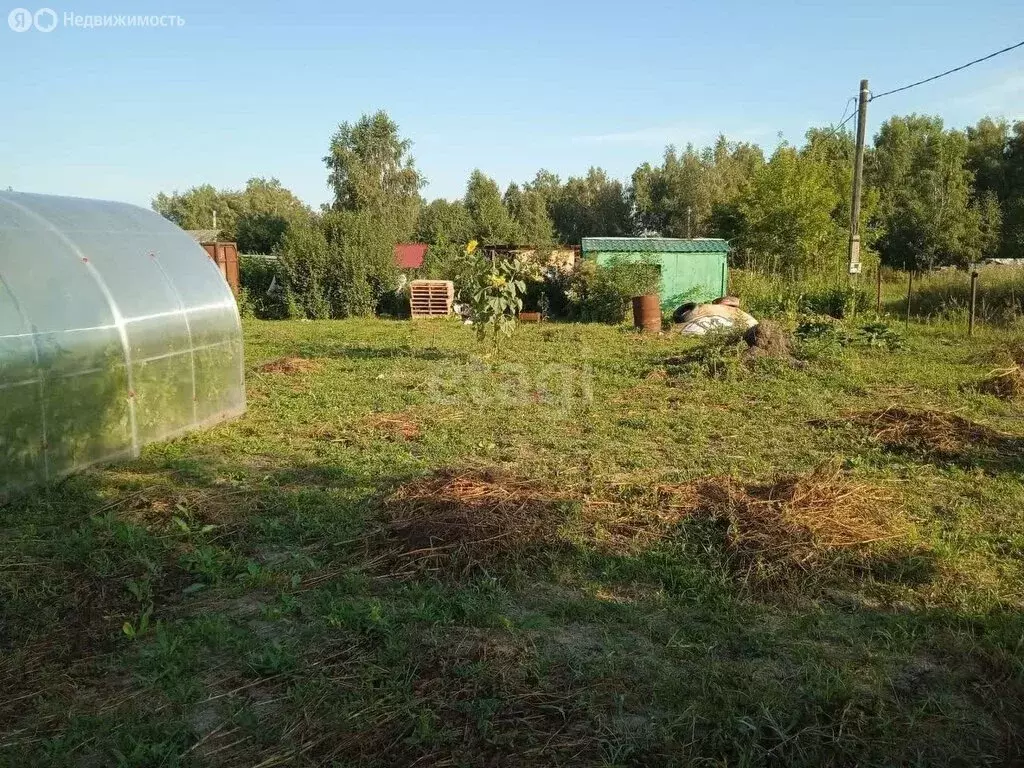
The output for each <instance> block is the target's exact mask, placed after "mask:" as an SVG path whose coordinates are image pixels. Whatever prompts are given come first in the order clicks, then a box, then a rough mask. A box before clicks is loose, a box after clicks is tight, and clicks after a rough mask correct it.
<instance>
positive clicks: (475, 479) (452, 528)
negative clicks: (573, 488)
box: [384, 470, 569, 569]
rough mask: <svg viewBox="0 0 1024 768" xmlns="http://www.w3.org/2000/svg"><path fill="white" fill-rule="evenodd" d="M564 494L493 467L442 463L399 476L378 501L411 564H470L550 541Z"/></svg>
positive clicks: (562, 519)
mask: <svg viewBox="0 0 1024 768" xmlns="http://www.w3.org/2000/svg"><path fill="white" fill-rule="evenodd" d="M568 507H569V503H568V501H567V499H566V498H564V497H561V496H558V495H556V494H554V493H552V492H550V491H548V490H545V489H542V488H541V487H539V486H538V485H537V484H536V483H532V482H529V481H526V480H521V479H516V478H511V477H506V476H504V475H502V474H501V473H498V472H496V471H494V470H487V471H469V472H458V471H455V470H442V471H440V472H437V473H436V474H434V475H430V476H427V477H424V478H421V479H419V480H415V481H413V482H411V483H406V484H405V485H403V486H402V487H400V488H399V489H398V490H397V491H396V492H395V493H394V494H392V495H391V496H390V497H388V499H386V500H385V503H384V512H385V516H386V520H387V527H388V530H389V532H390V534H391V535H392V536H393V537H394V538H396V539H397V540H398V541H399V542H401V545H402V551H401V554H400V555H399V557H400V558H401V559H402V560H403V561H404V562H406V563H409V564H411V565H415V566H417V567H419V568H424V567H426V568H428V569H432V568H438V567H441V566H444V565H449V566H455V567H456V568H459V567H461V568H462V569H468V568H473V567H475V566H479V565H483V564H484V563H486V562H488V561H490V560H493V559H496V558H501V557H503V556H507V555H511V554H516V553H520V552H523V551H525V550H527V549H529V548H530V547H532V546H534V545H536V544H540V543H542V542H549V543H550V542H551V541H554V540H555V539H556V537H557V533H558V529H559V527H560V526H561V525H562V523H563V522H565V520H566V516H567V509H568Z"/></svg>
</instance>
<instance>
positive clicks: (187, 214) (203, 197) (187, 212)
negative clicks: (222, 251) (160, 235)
mask: <svg viewBox="0 0 1024 768" xmlns="http://www.w3.org/2000/svg"><path fill="white" fill-rule="evenodd" d="M239 196H240V195H239V193H238V192H235V191H231V190H219V189H216V188H215V187H214V186H213V185H212V184H201V185H199V186H197V187H192V188H191V189H188V190H186V191H184V192H173V193H171V194H170V195H168V194H166V193H164V192H161V193H159V194H158V195H157V196H156V197H155V198H153V202H152V206H153V210H154V211H156V212H157V213H159V214H160V215H161V216H163V217H164V218H167V219H170V220H171V221H173V222H174V223H175V224H177V225H178V226H179V227H181V228H182V229H217V230H219V231H220V233H221V235H220V236H221V237H222V238H224V239H225V240H235V239H237V228H238V213H239V208H240V207H241V206H240V200H239ZM215 213H216V221H217V225H216V227H214V224H213V222H214V214H215Z"/></svg>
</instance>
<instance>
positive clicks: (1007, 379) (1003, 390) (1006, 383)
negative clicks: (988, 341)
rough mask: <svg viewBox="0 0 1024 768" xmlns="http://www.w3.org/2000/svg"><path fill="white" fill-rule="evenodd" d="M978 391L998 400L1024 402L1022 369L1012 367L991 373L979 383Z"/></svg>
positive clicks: (1023, 373)
mask: <svg viewBox="0 0 1024 768" xmlns="http://www.w3.org/2000/svg"><path fill="white" fill-rule="evenodd" d="M978 389H979V390H980V391H981V392H984V393H985V394H988V395H994V396H995V397H998V398H999V399H1000V400H1011V401H1012V400H1024V368H1022V367H1021V366H1019V365H1012V366H1010V367H1009V368H1000V369H998V370H995V371H992V372H991V373H989V375H988V376H987V377H986V378H985V379H983V380H982V381H981V383H980V384H979V385H978Z"/></svg>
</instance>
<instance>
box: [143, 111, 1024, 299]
mask: <svg viewBox="0 0 1024 768" xmlns="http://www.w3.org/2000/svg"><path fill="white" fill-rule="evenodd" d="M411 150H412V145H411V142H410V141H409V140H408V139H406V138H403V137H402V136H401V134H400V132H399V128H398V126H397V125H396V124H395V122H394V121H393V120H392V119H391V118H390V117H389V116H388V115H387V114H386V113H385V112H383V111H382V112H377V113H376V114H373V115H364V116H363V117H362V118H361V119H359V120H358V121H356V122H354V123H348V122H345V123H342V124H341V125H340V126H339V128H338V130H337V131H336V132H335V134H334V135H333V136H332V137H331V140H330V143H329V147H328V153H327V155H326V156H325V157H324V162H325V165H326V169H327V174H328V183H329V185H330V187H331V189H332V191H333V201H332V202H331V203H330V204H328V205H324V206H322V207H321V209H320V210H318V211H314V210H312V209H311V208H309V207H308V206H306V205H305V204H304V203H302V201H300V200H299V199H298V198H297V197H296V196H295V195H294V194H292V193H291V192H290V191H289V190H287V189H285V188H284V187H283V186H282V185H281V184H280V182H278V181H277V180H276V179H269V180H268V179H263V178H254V179H251V180H250V181H249V182H248V183H247V185H246V187H245V189H243V190H217V189H215V188H213V187H212V186H210V185H204V186H200V187H196V188H193V189H190V190H188V191H186V192H184V193H175V194H172V195H167V194H163V193H161V194H160V195H158V196H157V197H156V199H155V200H154V201H153V207H154V209H155V210H157V211H158V212H160V213H161V214H163V215H164V216H167V217H168V218H170V219H171V220H173V221H175V222H177V223H178V224H179V225H181V226H182V227H185V228H188V229H207V228H210V227H211V225H212V213H213V212H214V211H216V212H217V225H218V227H219V228H220V229H221V230H222V234H223V236H224V237H226V238H229V239H233V240H236V241H237V242H238V244H239V248H240V250H241V251H242V252H243V253H245V252H250V253H271V252H273V253H276V254H277V255H279V256H280V260H281V262H282V263H283V265H284V268H285V277H286V280H287V282H288V284H289V286H290V289H291V291H292V293H293V294H294V298H293V301H296V302H300V303H301V304H302V306H301V307H293V309H294V310H296V311H298V312H302V313H305V314H307V315H310V316H314V317H320V316H345V315H347V314H362V313H365V312H369V311H372V310H373V308H374V307H375V306H376V305H377V304H378V303H379V301H380V300H381V298H382V296H384V295H385V294H386V293H387V292H388V291H390V290H391V289H392V287H393V284H394V279H395V275H394V267H393V264H392V255H391V254H392V248H393V245H394V244H395V243H397V242H405V241H413V240H416V241H421V242H426V243H428V244H430V246H431V248H430V251H429V252H428V262H429V263H428V265H427V271H429V272H431V273H432V276H434V275H436V276H443V277H450V278H453V277H457V276H458V273H459V270H460V269H461V268H462V266H463V265H460V259H461V256H462V251H463V248H464V246H465V244H466V242H468V241H469V240H473V239H475V240H477V241H479V242H480V243H482V244H484V245H487V244H519V245H530V246H536V247H540V248H543V247H549V246H553V245H556V244H566V245H578V244H579V243H580V240H581V239H582V238H583V237H587V236H623V235H660V236H665V237H723V238H727V239H729V240H730V242H731V243H732V246H733V249H732V250H733V255H732V259H733V263H734V265H735V266H741V267H746V268H751V269H755V270H758V271H761V272H765V273H769V274H773V275H779V276H784V277H787V278H792V279H800V278H803V277H807V276H811V275H833V274H836V275H838V274H841V273H842V270H843V269H844V267H845V260H846V241H847V232H848V228H849V218H850V191H851V184H852V166H853V154H854V139H853V134H852V132H851V131H850V130H846V129H835V128H812V129H811V130H809V131H808V132H807V134H806V135H805V140H804V142H803V143H802V144H801V145H799V146H794V145H790V144H788V143H785V142H784V143H782V144H781V145H780V146H779V147H778V148H776V149H775V150H774V151H773V152H772V153H771V154H770V155H766V154H765V152H764V150H763V149H762V148H761V147H759V146H757V145H756V144H752V143H746V142H732V141H729V140H728V139H727V138H726V137H725V136H720V137H719V138H718V139H717V140H716V141H715V142H714V143H713V144H712V145H711V146H707V147H695V146H693V145H692V144H691V145H687V146H686V147H685V148H683V149H679V148H677V147H674V146H669V147H667V148H666V149H665V152H664V154H663V155H662V157H661V159H660V161H658V162H655V163H650V162H648V163H644V164H643V165H641V166H640V167H638V168H637V169H636V170H635V171H634V172H633V174H632V176H631V178H630V179H629V181H628V183H623V182H622V181H620V180H618V179H614V178H612V177H610V176H609V175H608V174H607V173H606V172H605V171H604V170H603V169H601V168H599V167H592V168H590V169H589V170H588V171H587V173H586V174H585V175H582V176H570V177H569V178H567V179H565V180H563V179H562V178H560V177H559V176H558V175H556V174H554V173H551V172H550V171H547V170H540V171H538V172H537V173H536V175H535V176H534V177H533V178H532V179H530V180H527V181H524V182H522V183H512V184H509V185H508V187H507V188H506V189H504V191H503V190H502V189H501V188H500V187H499V185H498V184H497V182H495V180H494V179H492V178H491V177H489V176H487V175H486V174H485V173H484V172H483V171H481V170H479V169H477V170H474V171H473V172H472V173H471V174H470V177H469V179H468V181H467V184H466V189H465V193H464V194H463V196H462V197H461V198H459V199H457V200H447V199H443V198H438V199H434V200H430V201H428V200H425V199H424V198H423V196H422V189H423V187H424V186H425V184H426V179H425V178H424V176H423V174H422V172H421V171H420V170H419V169H418V168H417V167H416V164H415V160H414V158H413V156H412V153H411ZM861 216H862V220H861V234H862V253H863V255H864V258H865V260H866V261H868V262H871V261H874V262H876V263H879V262H880V263H882V264H885V265H889V266H893V267H898V268H903V269H918V270H920V269H932V268H935V267H939V266H947V265H953V266H966V265H968V264H970V263H973V262H976V261H978V260H980V259H982V258H986V257H995V256H1002V257H1021V256H1024V121H1019V122H1016V123H1013V124H1010V123H1008V122H1007V121H1004V120H995V119H991V118H988V117H986V118H983V119H981V120H980V121H979V122H978V123H977V124H976V125H974V126H972V127H969V128H967V129H965V130H958V129H953V128H947V127H946V126H944V124H943V121H942V120H941V119H940V118H938V117H931V116H924V115H916V114H915V115H909V116H898V117H892V118H890V119H889V120H887V121H886V122H884V123H883V124H882V125H881V126H880V128H879V130H878V132H877V134H876V135H875V137H874V140H873V142H872V143H871V145H870V146H869V147H868V148H867V151H866V156H865V185H864V195H863V204H862V210H861Z"/></svg>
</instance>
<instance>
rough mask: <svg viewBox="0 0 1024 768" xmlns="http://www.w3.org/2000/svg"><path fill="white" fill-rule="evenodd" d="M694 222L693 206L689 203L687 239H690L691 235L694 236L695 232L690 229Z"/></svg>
mask: <svg viewBox="0 0 1024 768" xmlns="http://www.w3.org/2000/svg"><path fill="white" fill-rule="evenodd" d="M692 222H693V207H692V206H689V205H688V206H686V239H687V240H689V239H690V238H691V237H693V233H692V232H691V231H690V230H691V228H692Z"/></svg>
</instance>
